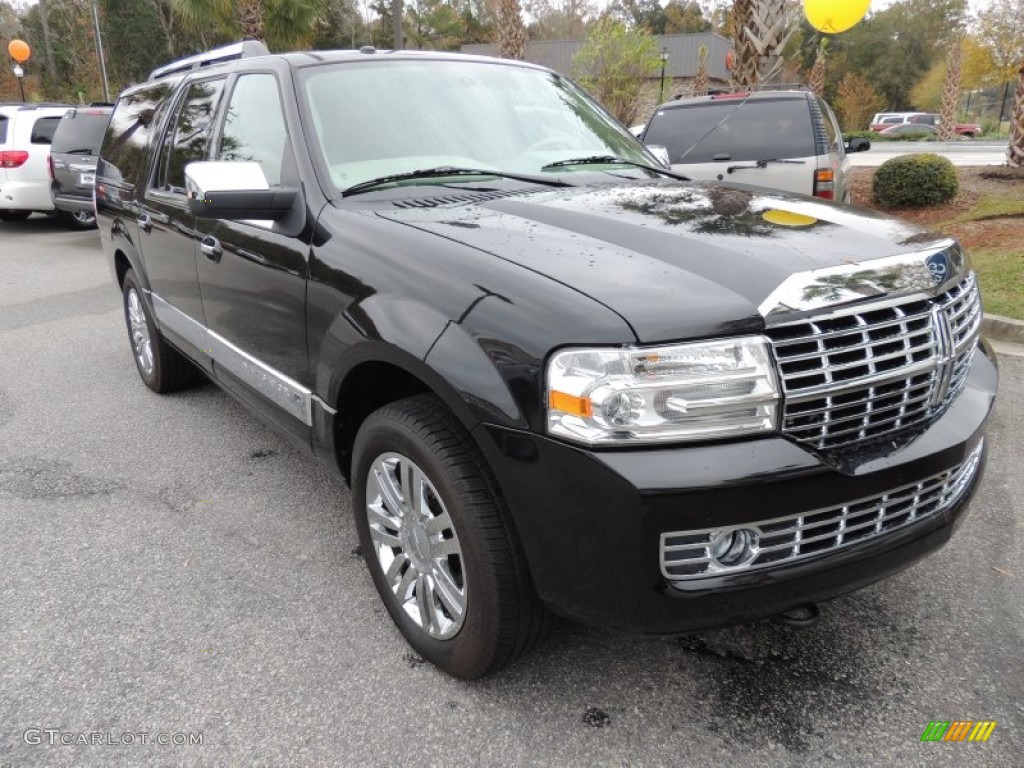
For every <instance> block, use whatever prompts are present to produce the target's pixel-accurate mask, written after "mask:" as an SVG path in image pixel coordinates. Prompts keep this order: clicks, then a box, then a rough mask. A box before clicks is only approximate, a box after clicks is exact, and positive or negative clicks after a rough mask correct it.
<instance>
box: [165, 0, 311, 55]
mask: <svg viewBox="0 0 1024 768" xmlns="http://www.w3.org/2000/svg"><path fill="white" fill-rule="evenodd" d="M172 4H173V5H172V7H173V8H174V11H175V13H176V14H177V15H178V17H179V18H180V19H181V21H182V22H183V24H184V25H185V26H186V27H187V28H188V29H189V30H191V31H192V32H201V31H202V30H204V29H205V30H209V31H212V32H213V34H214V35H216V36H218V37H222V36H224V35H225V34H226V35H228V36H229V37H233V38H235V39H238V38H242V39H246V40H264V41H266V43H267V45H268V46H270V47H271V48H272V49H275V50H291V49H296V48H299V49H301V48H305V47H307V46H309V44H310V43H311V42H312V40H313V39H314V37H315V34H316V22H317V19H318V18H319V16H320V14H321V12H323V10H324V2H323V0H172Z"/></svg>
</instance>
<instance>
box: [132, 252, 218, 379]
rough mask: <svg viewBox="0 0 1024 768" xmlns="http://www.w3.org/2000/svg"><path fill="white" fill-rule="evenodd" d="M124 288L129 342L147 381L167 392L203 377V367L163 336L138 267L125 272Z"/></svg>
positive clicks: (141, 373) (138, 367) (141, 372)
mask: <svg viewBox="0 0 1024 768" xmlns="http://www.w3.org/2000/svg"><path fill="white" fill-rule="evenodd" d="M122 288H123V296H124V321H125V325H127V326H128V341H129V343H130V344H131V349H132V357H134V358H135V367H136V368H137V369H138V371H139V376H140V377H141V378H142V381H143V383H145V385H146V386H147V387H149V388H150V389H151V390H153V391H154V392H157V393H159V394H165V393H167V392H175V391H177V390H179V389H184V388H185V387H188V386H191V385H192V384H195V383H196V382H198V381H200V380H202V373H201V372H200V371H199V369H198V368H196V367H195V366H194V365H193V364H192V363H191V362H190V361H189V359H188V358H186V357H185V356H184V355H183V354H182V353H181V352H179V351H178V350H176V349H175V348H174V347H172V346H171V345H170V344H168V343H167V341H166V340H165V339H164V337H163V336H161V335H160V331H158V330H157V327H156V323H154V322H153V316H152V315H151V314H150V311H149V307H147V306H146V302H145V300H144V299H143V297H142V289H141V288H140V287H139V283H138V280H137V278H136V277H135V272H134V270H131V269H129V270H128V271H127V272H126V273H125V276H124V282H123V284H122Z"/></svg>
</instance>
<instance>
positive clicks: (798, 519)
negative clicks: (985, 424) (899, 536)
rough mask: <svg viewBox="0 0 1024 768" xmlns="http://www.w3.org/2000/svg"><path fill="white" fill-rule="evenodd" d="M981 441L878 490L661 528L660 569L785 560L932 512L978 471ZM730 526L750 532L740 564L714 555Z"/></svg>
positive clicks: (701, 571)
mask: <svg viewBox="0 0 1024 768" xmlns="http://www.w3.org/2000/svg"><path fill="white" fill-rule="evenodd" d="M982 447H983V443H981V442H979V443H978V445H977V447H976V448H975V449H974V450H973V451H972V452H971V453H970V455H969V456H968V457H967V459H966V460H964V461H963V462H962V463H960V464H958V465H956V466H955V467H953V468H951V469H948V470H946V471H945V472H940V473H939V474H937V475H933V476H932V477H929V478H927V479H925V480H922V481H921V482H919V483H913V484H910V485H904V486H900V487H899V488H894V489H892V490H891V491H889V492H888V493H886V494H883V495H881V496H874V497H871V498H866V499H858V500H857V501H853V502H850V503H849V504H846V505H843V506H839V507H828V508H825V509H818V510H814V511H811V512H804V513H801V514H799V515H789V516H787V517H777V518H773V519H771V520H761V521H757V522H752V523H748V524H743V525H734V526H724V527H723V528H709V529H706V530H698V531H676V532H673V533H663V534H662V535H661V546H660V555H661V573H662V575H663V576H665V578H667V579H670V580H685V579H699V578H708V577H712V576H721V575H723V574H727V573H739V572H747V571H752V570H757V569H761V568H770V567H772V566H779V565H786V564H789V563H793V562H796V561H799V560H804V559H806V558H809V557H814V556H816V555H822V554H826V553H830V552H834V551H836V550H838V549H843V548H845V547H849V546H852V545H854V544H858V543H860V542H863V541H868V540H870V539H874V538H876V537H878V536H884V535H885V534H887V533H890V532H892V531H895V530H898V529H900V528H903V527H904V526H907V525H910V524H911V523H914V522H917V521H919V520H924V519H926V518H929V517H933V516H934V515H936V514H938V513H939V512H941V511H943V510H945V509H948V508H949V507H951V506H952V505H953V504H954V503H955V502H956V501H957V500H959V498H960V497H961V496H962V495H963V493H964V491H965V490H966V489H967V487H968V486H969V485H970V483H971V481H972V480H973V479H974V476H975V475H976V474H977V471H978V464H979V463H980V461H981V452H982ZM730 530H747V531H750V532H751V541H752V547H751V552H750V556H749V557H748V558H746V559H745V561H744V562H743V564H741V565H723V564H722V563H721V562H720V561H719V560H718V559H716V557H715V556H714V555H713V543H714V541H716V540H717V539H718V538H720V537H721V535H722V534H723V533H728V532H729V531H730Z"/></svg>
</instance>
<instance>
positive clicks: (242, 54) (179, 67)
mask: <svg viewBox="0 0 1024 768" xmlns="http://www.w3.org/2000/svg"><path fill="white" fill-rule="evenodd" d="M268 55H270V50H269V49H268V48H267V46H266V45H265V44H264V43H263V42H262V41H261V40H243V41H242V42H240V43H232V44H231V45H225V46H223V47H221V48H214V49H213V50H212V51H207V52H206V53H199V54H196V55H195V56H189V57H188V58H187V59H178V61H173V62H171V63H170V64H165V65H164V66H162V67H157V68H156V69H154V70H153V71H152V72H151V73H150V75H149V79H150V80H159V79H160V78H161V77H167V76H168V75H173V74H177V73H179V72H191V71H192V70H194V69H199V68H200V67H210V66H213V65H215V64H224V63H225V62H228V61H234V60H236V59H248V58H251V57H253V56H268Z"/></svg>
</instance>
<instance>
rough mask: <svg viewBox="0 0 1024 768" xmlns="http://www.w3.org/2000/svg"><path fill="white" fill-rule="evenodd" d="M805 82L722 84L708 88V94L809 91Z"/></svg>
mask: <svg viewBox="0 0 1024 768" xmlns="http://www.w3.org/2000/svg"><path fill="white" fill-rule="evenodd" d="M809 90H810V88H809V87H808V86H807V84H806V83H758V84H757V85H723V86H717V85H716V86H711V87H709V88H708V95H709V96H715V95H718V94H723V93H748V92H749V93H756V92H757V91H809Z"/></svg>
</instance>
